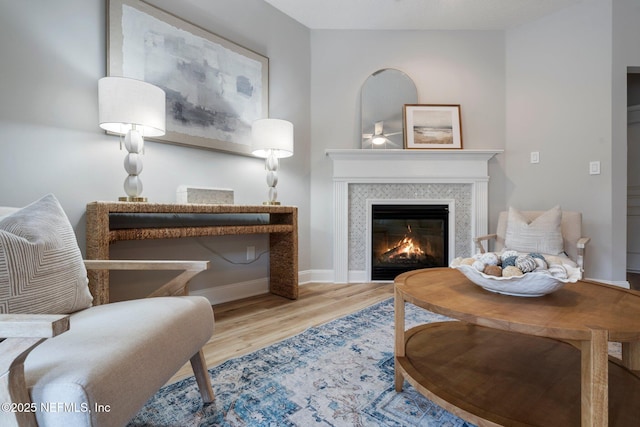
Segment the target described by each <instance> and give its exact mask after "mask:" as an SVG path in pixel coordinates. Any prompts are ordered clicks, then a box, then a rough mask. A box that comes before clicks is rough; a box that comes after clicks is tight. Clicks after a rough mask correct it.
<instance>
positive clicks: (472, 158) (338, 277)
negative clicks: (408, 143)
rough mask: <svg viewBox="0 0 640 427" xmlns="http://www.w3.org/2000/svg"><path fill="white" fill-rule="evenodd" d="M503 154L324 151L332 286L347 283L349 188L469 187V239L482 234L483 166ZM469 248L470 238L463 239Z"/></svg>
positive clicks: (484, 217)
mask: <svg viewBox="0 0 640 427" xmlns="http://www.w3.org/2000/svg"><path fill="white" fill-rule="evenodd" d="M501 153H503V150H493V149H492V150H448V149H444V150H363V149H360V150H359V149H347V150H345V149H329V150H326V151H325V154H326V155H327V156H328V157H329V158H330V159H331V160H332V163H333V201H334V218H333V220H334V241H333V244H334V252H333V260H334V266H333V268H334V281H335V282H337V283H347V282H350V281H351V280H349V276H350V274H349V271H348V264H349V263H348V257H349V240H348V239H349V224H348V213H349V207H348V200H349V185H350V184H361V183H375V184H397V183H418V184H454V183H466V184H471V186H472V197H473V201H472V205H473V207H474V209H473V212H472V213H471V215H472V218H471V230H470V231H471V233H474V234H473V235H481V234H486V233H487V223H488V218H487V217H488V182H489V160H491V159H492V158H493V157H494V156H495V155H498V154H501ZM469 244H470V245H471V244H472V242H471V238H470V237H469ZM355 281H357V280H355Z"/></svg>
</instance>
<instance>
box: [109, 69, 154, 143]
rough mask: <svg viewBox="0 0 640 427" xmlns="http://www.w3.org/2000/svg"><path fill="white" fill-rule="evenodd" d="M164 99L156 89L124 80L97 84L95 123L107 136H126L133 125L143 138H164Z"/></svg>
mask: <svg viewBox="0 0 640 427" xmlns="http://www.w3.org/2000/svg"><path fill="white" fill-rule="evenodd" d="M165 99H166V95H165V93H164V91H163V90H162V89H160V88H159V87H158V86H154V85H152V84H151V83H147V82H143V81H141V80H135V79H129V78H126V77H103V78H101V79H100V80H98V100H99V105H98V107H99V108H98V120H99V123H100V127H101V128H102V129H104V130H106V131H107V132H113V133H118V134H122V135H125V134H126V133H127V132H128V131H129V130H130V129H131V128H132V127H133V126H132V125H135V127H136V129H137V130H138V132H140V133H141V134H142V136H143V137H144V136H151V137H153V136H162V135H164V134H165V119H166V112H165V110H166V106H165V105H166V101H165Z"/></svg>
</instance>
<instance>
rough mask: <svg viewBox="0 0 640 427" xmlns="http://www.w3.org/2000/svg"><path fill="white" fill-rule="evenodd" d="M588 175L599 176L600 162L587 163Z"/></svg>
mask: <svg viewBox="0 0 640 427" xmlns="http://www.w3.org/2000/svg"><path fill="white" fill-rule="evenodd" d="M589 175H600V162H599V161H594V162H589Z"/></svg>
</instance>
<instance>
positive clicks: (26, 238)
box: [0, 194, 93, 314]
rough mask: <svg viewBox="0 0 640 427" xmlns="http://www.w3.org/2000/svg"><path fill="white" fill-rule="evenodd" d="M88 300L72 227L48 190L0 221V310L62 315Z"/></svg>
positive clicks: (84, 272) (87, 291) (85, 279)
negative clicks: (36, 199)
mask: <svg viewBox="0 0 640 427" xmlns="http://www.w3.org/2000/svg"><path fill="white" fill-rule="evenodd" d="M92 300H93V298H92V296H91V293H90V292H89V287H88V279H87V270H86V268H85V266H84V261H83V260H82V254H81V253H80V249H79V248H78V244H77V242H76V236H75V234H74V232H73V227H71V224H70V223H69V219H68V218H67V215H66V214H65V213H64V211H63V210H62V207H61V206H60V203H58V200H57V199H56V198H55V197H54V196H53V195H52V194H49V195H47V196H45V197H43V198H42V199H40V200H38V201H36V202H34V203H32V204H30V205H29V206H26V207H24V208H22V209H19V210H17V211H16V212H14V213H13V214H10V215H8V216H5V217H4V218H2V219H1V220H0V313H33V314H68V313H73V312H74V311H78V310H81V309H84V308H87V307H90V306H91V302H92Z"/></svg>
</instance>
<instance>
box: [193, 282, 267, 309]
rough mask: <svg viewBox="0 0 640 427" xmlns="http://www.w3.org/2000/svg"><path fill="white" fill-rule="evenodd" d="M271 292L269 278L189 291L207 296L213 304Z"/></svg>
mask: <svg viewBox="0 0 640 427" xmlns="http://www.w3.org/2000/svg"><path fill="white" fill-rule="evenodd" d="M268 292H269V279H268V278H266V277H265V278H263V279H257V280H250V281H248V282H239V283H230V284H228V285H222V286H214V287H211V288H206V289H198V290H192V291H189V295H200V296H203V297H206V298H207V299H208V300H209V302H210V303H211V305H216V304H221V303H223V302H229V301H235V300H239V299H242V298H248V297H252V296H255V295H261V294H266V293H268Z"/></svg>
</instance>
